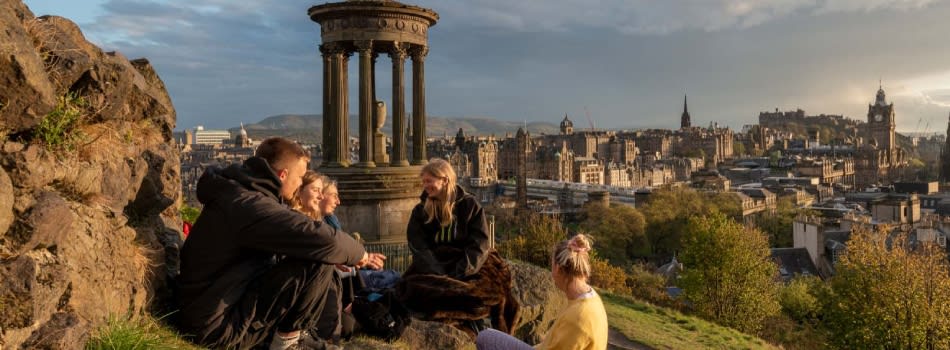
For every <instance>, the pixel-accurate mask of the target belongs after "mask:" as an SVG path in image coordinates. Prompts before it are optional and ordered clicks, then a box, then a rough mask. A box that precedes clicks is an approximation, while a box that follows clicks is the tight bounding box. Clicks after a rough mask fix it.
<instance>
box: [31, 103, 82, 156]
mask: <svg viewBox="0 0 950 350" xmlns="http://www.w3.org/2000/svg"><path fill="white" fill-rule="evenodd" d="M85 106H86V100H85V99H83V98H82V97H81V96H79V95H78V94H76V93H73V92H70V93H67V94H66V95H63V96H62V97H60V98H59V102H58V103H57V104H56V108H54V109H53V110H52V111H50V112H49V113H48V114H46V116H45V117H43V120H41V121H40V123H39V125H37V127H36V131H35V132H34V135H35V137H36V138H38V139H39V140H40V141H41V142H43V143H44V144H45V145H46V147H47V148H48V149H49V150H60V151H72V150H74V149H75V148H76V146H77V145H78V143H79V142H81V141H82V139H83V136H82V133H81V132H80V131H79V126H80V125H82V121H83V118H84V108H85Z"/></svg>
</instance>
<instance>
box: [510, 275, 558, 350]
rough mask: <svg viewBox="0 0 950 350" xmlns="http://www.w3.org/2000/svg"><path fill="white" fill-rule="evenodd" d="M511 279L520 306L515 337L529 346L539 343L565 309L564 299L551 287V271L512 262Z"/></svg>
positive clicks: (552, 285)
mask: <svg viewBox="0 0 950 350" xmlns="http://www.w3.org/2000/svg"><path fill="white" fill-rule="evenodd" d="M511 277H512V278H513V279H514V282H515V283H514V292H513V294H514V295H515V297H516V298H518V303H520V305H521V311H520V312H521V317H520V319H519V323H518V324H517V325H516V326H515V336H516V337H518V338H519V339H521V340H523V341H525V342H526V343H528V344H538V343H540V342H541V339H543V338H544V335H545V334H546V333H547V331H548V329H550V328H551V325H553V324H554V320H555V319H556V318H557V315H558V314H559V313H560V312H561V310H563V309H564V308H565V307H566V306H567V299H566V298H565V297H564V295H563V294H562V293H561V292H560V291H558V289H557V287H555V286H554V280H552V279H551V271H550V270H546V269H542V268H540V267H537V266H534V265H531V264H527V263H523V262H511Z"/></svg>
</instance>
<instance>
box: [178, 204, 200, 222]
mask: <svg viewBox="0 0 950 350" xmlns="http://www.w3.org/2000/svg"><path fill="white" fill-rule="evenodd" d="M178 212H179V213H181V220H182V221H184V222H187V223H190V224H194V223H195V221H197V220H198V215H200V214H201V210H200V209H198V208H195V207H192V206H189V205H188V204H182V205H181V208H179V209H178Z"/></svg>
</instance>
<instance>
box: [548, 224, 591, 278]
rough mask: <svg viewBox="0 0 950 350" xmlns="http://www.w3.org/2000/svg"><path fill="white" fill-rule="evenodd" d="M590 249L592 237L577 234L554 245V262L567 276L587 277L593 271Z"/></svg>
mask: <svg viewBox="0 0 950 350" xmlns="http://www.w3.org/2000/svg"><path fill="white" fill-rule="evenodd" d="M590 250H591V240H590V237H588V236H586V235H584V234H577V235H576V236H574V237H571V238H570V239H567V240H564V241H561V242H560V243H558V244H557V245H556V246H555V247H554V252H553V254H552V263H553V264H555V265H557V267H558V269H559V270H560V271H561V273H563V274H564V275H565V276H568V277H572V278H578V277H582V278H585V279H586V278H587V277H590V273H591V267H590Z"/></svg>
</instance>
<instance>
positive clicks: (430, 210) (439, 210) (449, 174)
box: [420, 158, 458, 227]
mask: <svg viewBox="0 0 950 350" xmlns="http://www.w3.org/2000/svg"><path fill="white" fill-rule="evenodd" d="M422 174H429V176H432V177H436V178H440V179H443V180H446V183H445V187H443V188H442V194H443V195H442V196H441V197H442V198H432V197H426V201H425V204H424V205H423V209H425V212H426V223H427V224H428V223H430V222H432V220H435V218H437V217H438V218H439V223H440V224H441V225H442V226H443V227H446V226H449V225H450V224H452V219H453V218H452V210H453V209H455V195H456V194H455V183H456V182H457V181H458V179H457V178H456V175H455V169H452V165H451V164H449V162H447V161H445V160H444V159H440V158H432V159H430V160H429V164H426V165H425V166H424V167H422ZM420 175H421V174H420Z"/></svg>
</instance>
